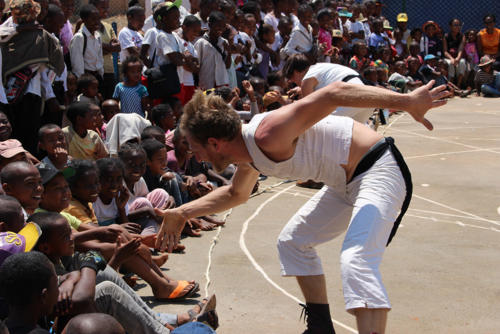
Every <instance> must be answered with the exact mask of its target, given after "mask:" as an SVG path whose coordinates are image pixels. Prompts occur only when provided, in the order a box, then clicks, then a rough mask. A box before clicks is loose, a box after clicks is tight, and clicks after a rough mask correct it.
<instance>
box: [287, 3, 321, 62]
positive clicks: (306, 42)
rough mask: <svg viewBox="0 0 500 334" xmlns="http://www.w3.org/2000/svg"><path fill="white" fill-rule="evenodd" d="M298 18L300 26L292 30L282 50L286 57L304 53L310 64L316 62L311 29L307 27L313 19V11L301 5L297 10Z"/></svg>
mask: <svg viewBox="0 0 500 334" xmlns="http://www.w3.org/2000/svg"><path fill="white" fill-rule="evenodd" d="M298 18H299V21H300V24H299V25H298V26H296V27H295V28H293V30H292V34H291V35H290V40H289V41H288V43H287V44H286V46H285V48H284V49H283V51H284V53H285V54H286V55H287V56H291V55H294V54H298V53H304V54H305V55H306V56H307V58H308V59H309V60H310V61H311V62H315V61H316V54H315V52H314V51H315V50H314V48H313V45H314V40H313V35H312V28H311V26H310V25H309V24H310V23H311V21H312V19H313V10H312V8H311V6H309V5H307V4H302V5H300V6H299V9H298Z"/></svg>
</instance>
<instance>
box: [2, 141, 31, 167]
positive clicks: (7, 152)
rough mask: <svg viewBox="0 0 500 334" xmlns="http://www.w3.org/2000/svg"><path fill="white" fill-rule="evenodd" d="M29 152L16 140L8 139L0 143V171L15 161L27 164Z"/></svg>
mask: <svg viewBox="0 0 500 334" xmlns="http://www.w3.org/2000/svg"><path fill="white" fill-rule="evenodd" d="M28 155H29V152H28V151H26V150H25V149H24V148H23V145H21V142H20V141H19V140H17V139H8V140H5V141H2V142H0V170H2V169H3V168H4V167H5V166H7V165H8V164H10V163H11V162H15V161H25V162H29V161H30V159H29V158H28Z"/></svg>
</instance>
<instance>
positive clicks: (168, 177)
mask: <svg viewBox="0 0 500 334" xmlns="http://www.w3.org/2000/svg"><path fill="white" fill-rule="evenodd" d="M174 177H175V174H174V173H172V172H166V173H164V174H163V175H162V176H161V180H165V181H170V180H172V179H173V178H174Z"/></svg>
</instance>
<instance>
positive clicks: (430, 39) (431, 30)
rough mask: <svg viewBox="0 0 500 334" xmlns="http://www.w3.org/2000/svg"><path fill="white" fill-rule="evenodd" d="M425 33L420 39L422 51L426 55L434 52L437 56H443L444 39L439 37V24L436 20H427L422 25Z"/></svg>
mask: <svg viewBox="0 0 500 334" xmlns="http://www.w3.org/2000/svg"><path fill="white" fill-rule="evenodd" d="M422 30H423V31H424V34H423V36H422V38H421V39H420V52H422V54H423V55H424V56H426V55H428V54H432V55H434V56H437V57H442V56H443V41H442V40H441V39H440V38H439V35H438V33H437V32H438V30H440V28H439V26H438V25H437V23H436V22H434V21H427V22H425V23H424V25H423V26H422Z"/></svg>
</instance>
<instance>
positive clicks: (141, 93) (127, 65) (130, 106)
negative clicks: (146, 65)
mask: <svg viewBox="0 0 500 334" xmlns="http://www.w3.org/2000/svg"><path fill="white" fill-rule="evenodd" d="M142 67H143V64H142V62H141V60H140V59H139V58H138V57H137V56H130V57H127V59H126V60H125V61H123V62H122V74H123V82H120V83H118V84H117V85H116V87H115V92H114V93H113V99H115V100H117V101H119V102H120V106H121V112H123V113H128V114H130V113H136V114H139V115H141V116H142V117H145V115H146V112H147V111H148V110H149V97H148V90H147V89H146V87H145V86H144V85H142V84H141V76H142Z"/></svg>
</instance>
